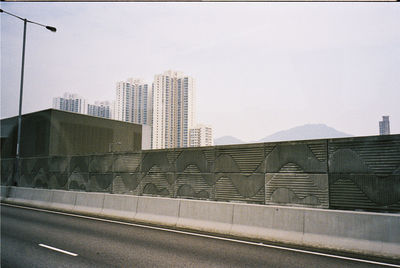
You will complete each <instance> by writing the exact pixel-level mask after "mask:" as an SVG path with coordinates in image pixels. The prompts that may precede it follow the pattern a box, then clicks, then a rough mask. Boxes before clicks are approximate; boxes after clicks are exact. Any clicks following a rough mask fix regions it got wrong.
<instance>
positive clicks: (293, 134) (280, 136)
mask: <svg viewBox="0 0 400 268" xmlns="http://www.w3.org/2000/svg"><path fill="white" fill-rule="evenodd" d="M351 136H353V135H351V134H347V133H344V132H340V131H338V130H336V129H334V128H332V127H328V126H327V125H324V124H308V125H304V126H298V127H294V128H291V129H288V130H283V131H279V132H276V133H274V134H272V135H269V136H267V137H265V138H263V139H261V140H258V141H257V142H270V141H290V140H311V139H325V138H341V137H351Z"/></svg>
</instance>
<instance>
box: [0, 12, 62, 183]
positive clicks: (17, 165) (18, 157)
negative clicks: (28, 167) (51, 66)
mask: <svg viewBox="0 0 400 268" xmlns="http://www.w3.org/2000/svg"><path fill="white" fill-rule="evenodd" d="M0 13H6V14H8V15H10V16H13V17H15V18H18V19H20V20H22V21H23V22H24V38H23V43H22V65H21V83H20V89H19V109H18V134H17V150H16V153H15V158H16V161H17V163H16V171H17V172H16V173H17V178H18V180H19V179H20V177H21V168H20V150H21V146H20V141H21V122H22V116H21V113H22V93H23V88H24V67H25V43H26V25H27V24H28V22H29V23H32V24H36V25H39V26H42V27H45V28H46V29H47V30H49V31H52V32H56V31H57V29H56V28H55V27H52V26H48V25H43V24H41V23H38V22H34V21H30V20H28V19H24V18H21V17H19V16H17V15H14V14H12V13H9V12H7V11H4V10H3V9H0Z"/></svg>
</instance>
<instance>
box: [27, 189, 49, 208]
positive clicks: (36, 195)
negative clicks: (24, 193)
mask: <svg viewBox="0 0 400 268" xmlns="http://www.w3.org/2000/svg"><path fill="white" fill-rule="evenodd" d="M52 196H53V191H52V190H47V189H33V191H32V196H31V200H32V201H31V205H33V206H38V207H43V208H50V205H51V198H52Z"/></svg>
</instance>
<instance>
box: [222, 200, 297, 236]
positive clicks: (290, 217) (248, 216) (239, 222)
mask: <svg viewBox="0 0 400 268" xmlns="http://www.w3.org/2000/svg"><path fill="white" fill-rule="evenodd" d="M303 218H304V211H303V209H301V208H288V207H280V206H263V205H250V204H235V205H234V214H233V221H232V229H231V231H230V234H231V235H234V236H241V237H249V238H255V239H261V240H267V241H275V242H284V243H290V244H301V243H302V241H303V228H304V221H303Z"/></svg>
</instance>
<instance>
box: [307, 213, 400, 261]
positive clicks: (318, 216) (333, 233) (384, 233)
mask: <svg viewBox="0 0 400 268" xmlns="http://www.w3.org/2000/svg"><path fill="white" fill-rule="evenodd" d="M303 243H304V244H305V245H309V246H312V247H319V248H331V249H335V250H343V251H351V252H357V253H360V254H366V255H370V254H372V255H377V256H382V257H391V258H393V256H396V258H399V259H400V214H387V213H373V212H357V211H341V210H336V211H335V210H320V209H305V214H304V238H303Z"/></svg>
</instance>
